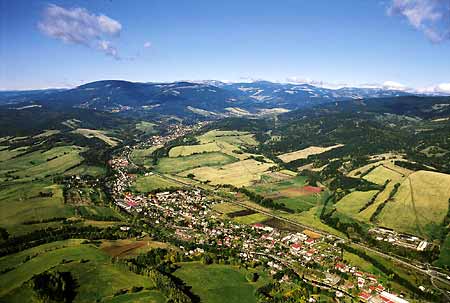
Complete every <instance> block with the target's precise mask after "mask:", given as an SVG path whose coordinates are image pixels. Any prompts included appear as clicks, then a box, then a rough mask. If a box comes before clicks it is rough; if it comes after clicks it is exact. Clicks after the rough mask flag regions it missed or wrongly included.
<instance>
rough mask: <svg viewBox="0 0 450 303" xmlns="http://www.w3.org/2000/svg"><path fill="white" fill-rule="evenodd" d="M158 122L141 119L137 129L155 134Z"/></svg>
mask: <svg viewBox="0 0 450 303" xmlns="http://www.w3.org/2000/svg"><path fill="white" fill-rule="evenodd" d="M155 126H156V124H154V123H151V122H147V121H141V122H139V123H137V124H136V129H137V130H140V131H141V132H143V133H145V134H153V133H155V132H156V130H155Z"/></svg>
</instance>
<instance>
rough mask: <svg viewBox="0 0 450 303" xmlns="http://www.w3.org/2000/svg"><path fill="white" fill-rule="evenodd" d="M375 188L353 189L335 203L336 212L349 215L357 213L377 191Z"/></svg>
mask: <svg viewBox="0 0 450 303" xmlns="http://www.w3.org/2000/svg"><path fill="white" fill-rule="evenodd" d="M377 192H378V191H377V190H370V191H354V192H351V193H350V194H348V195H346V196H345V197H344V198H342V199H341V200H339V201H338V202H337V203H336V209H337V211H338V212H340V213H343V214H345V215H348V216H350V217H352V216H354V215H356V214H358V213H359V210H360V209H361V208H362V207H363V206H364V205H365V204H366V203H367V202H368V201H369V200H370V199H371V198H372V197H373V196H374V195H375V194H376V193H377Z"/></svg>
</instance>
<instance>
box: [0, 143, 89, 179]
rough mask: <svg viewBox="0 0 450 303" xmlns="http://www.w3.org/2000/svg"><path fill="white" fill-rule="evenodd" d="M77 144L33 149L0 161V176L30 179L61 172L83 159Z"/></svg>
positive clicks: (81, 150)
mask: <svg viewBox="0 0 450 303" xmlns="http://www.w3.org/2000/svg"><path fill="white" fill-rule="evenodd" d="M84 150H85V149H84V148H81V147H78V146H58V147H54V148H52V149H50V150H47V151H41V150H38V151H34V152H31V153H27V154H23V155H21V156H16V157H15V158H11V159H9V160H6V161H2V163H1V168H0V177H2V178H5V180H7V178H8V177H9V178H10V179H14V181H31V180H33V179H36V178H44V177H47V176H50V175H55V174H61V173H63V172H65V171H66V170H67V169H69V168H71V167H73V166H75V165H77V164H79V163H80V162H81V161H83V158H82V157H81V155H80V153H81V152H83V151H84Z"/></svg>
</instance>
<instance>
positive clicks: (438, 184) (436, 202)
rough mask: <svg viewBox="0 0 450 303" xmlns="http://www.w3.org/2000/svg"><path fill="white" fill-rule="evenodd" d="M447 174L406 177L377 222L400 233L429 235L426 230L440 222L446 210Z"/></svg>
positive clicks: (449, 194)
mask: <svg viewBox="0 0 450 303" xmlns="http://www.w3.org/2000/svg"><path fill="white" fill-rule="evenodd" d="M449 197H450V175H448V174H443V173H436V172H430V171H418V172H415V173H413V174H411V175H409V177H408V178H407V179H405V180H404V181H403V182H402V183H401V185H400V187H399V189H398V191H397V193H396V195H395V196H394V200H393V201H390V202H388V203H387V204H386V206H385V207H384V208H383V211H382V212H381V213H380V215H379V216H378V219H379V224H380V225H383V226H386V227H390V228H393V229H395V230H398V231H401V232H407V233H412V234H417V235H419V236H424V237H430V234H429V231H428V230H427V229H426V227H427V226H429V225H431V224H438V225H439V224H441V222H442V221H443V220H444V217H445V215H446V214H447V211H448V205H449V203H448V199H449Z"/></svg>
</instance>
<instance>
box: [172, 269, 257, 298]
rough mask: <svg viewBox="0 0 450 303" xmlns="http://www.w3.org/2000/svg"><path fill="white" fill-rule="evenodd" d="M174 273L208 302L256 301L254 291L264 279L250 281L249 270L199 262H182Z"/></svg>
mask: <svg viewBox="0 0 450 303" xmlns="http://www.w3.org/2000/svg"><path fill="white" fill-rule="evenodd" d="M180 265H181V268H180V269H178V270H177V271H175V273H174V275H175V276H176V277H178V278H180V279H181V280H183V281H184V282H185V283H186V284H187V285H188V286H191V287H192V289H191V291H192V292H193V293H194V294H196V295H198V296H199V297H200V300H201V302H208V303H241V302H246V303H252V302H256V298H255V296H254V291H255V289H256V288H257V287H259V286H261V283H262V281H263V280H264V279H262V278H260V280H259V281H257V282H256V283H251V282H248V280H247V279H246V275H248V274H249V273H250V271H249V270H245V269H240V268H238V267H235V266H231V265H219V264H211V265H203V264H201V263H198V262H189V263H180Z"/></svg>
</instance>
